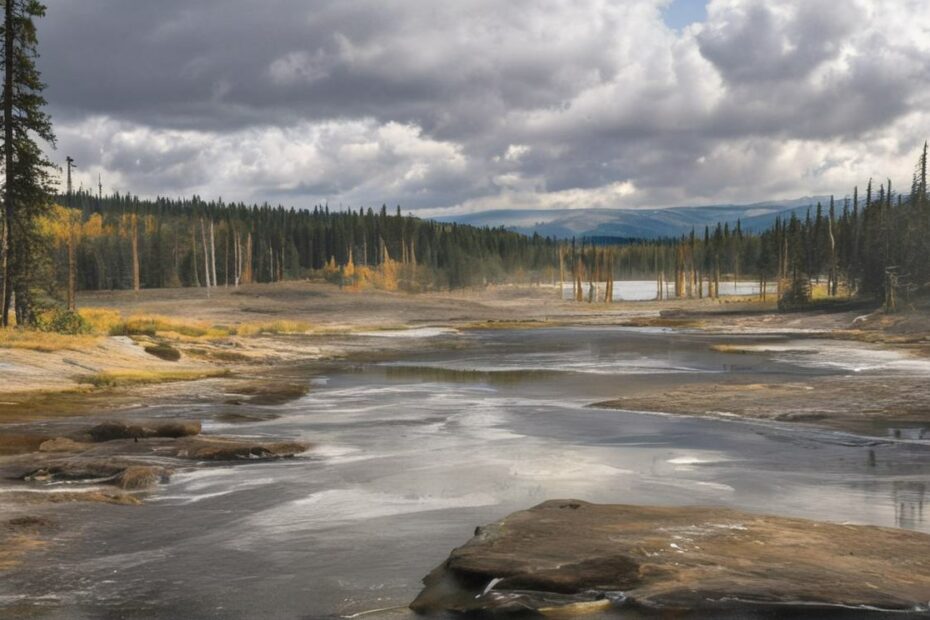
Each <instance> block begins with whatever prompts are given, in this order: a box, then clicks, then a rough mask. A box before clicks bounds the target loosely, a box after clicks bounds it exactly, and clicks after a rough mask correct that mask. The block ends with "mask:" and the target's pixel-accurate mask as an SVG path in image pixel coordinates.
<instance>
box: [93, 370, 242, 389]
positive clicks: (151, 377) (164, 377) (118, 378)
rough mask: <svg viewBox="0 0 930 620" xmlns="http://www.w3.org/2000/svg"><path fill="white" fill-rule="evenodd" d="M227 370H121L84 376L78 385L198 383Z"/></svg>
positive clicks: (221, 374)
mask: <svg viewBox="0 0 930 620" xmlns="http://www.w3.org/2000/svg"><path fill="white" fill-rule="evenodd" d="M229 374H230V372H229V370H226V369H213V368H207V369H202V370H119V371H112V372H98V373H95V374H91V375H82V376H80V377H78V378H77V381H78V383H84V384H87V385H92V386H94V387H96V388H112V387H125V386H128V385H152V384H157V383H172V382H176V381H196V380H198V379H209V378H211V377H226V376H228V375H229Z"/></svg>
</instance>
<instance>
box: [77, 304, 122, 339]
mask: <svg viewBox="0 0 930 620" xmlns="http://www.w3.org/2000/svg"><path fill="white" fill-rule="evenodd" d="M77 312H78V314H79V315H80V317H81V318H82V319H84V321H86V322H87V324H88V325H89V326H90V329H91V331H92V332H93V333H95V334H102V335H107V334H110V333H111V332H113V331H114V330H115V329H116V328H117V327H118V326H119V325H121V324H122V322H123V317H122V316H121V315H120V313H119V311H118V310H113V309H111V308H80V309H79V310H78V311H77Z"/></svg>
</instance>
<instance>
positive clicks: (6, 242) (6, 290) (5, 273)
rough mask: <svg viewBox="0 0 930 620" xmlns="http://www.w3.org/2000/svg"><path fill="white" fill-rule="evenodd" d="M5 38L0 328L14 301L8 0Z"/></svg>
mask: <svg viewBox="0 0 930 620" xmlns="http://www.w3.org/2000/svg"><path fill="white" fill-rule="evenodd" d="M3 24H4V36H3V58H4V75H3V164H4V166H3V169H4V170H5V171H6V183H5V189H4V192H3V241H2V244H0V245H2V247H0V252H2V254H3V258H2V264H0V270H2V274H0V278H2V280H3V283H2V285H0V286H2V289H0V326H3V327H7V326H8V325H9V324H10V303H11V301H12V298H13V282H12V281H11V280H12V278H11V276H12V268H11V267H12V266H11V264H10V263H11V261H10V252H11V251H12V249H13V244H12V242H11V236H12V234H13V233H12V230H13V185H14V183H13V178H14V170H15V169H14V163H15V162H14V161H13V97H14V92H13V67H14V54H13V45H14V43H15V42H16V34H17V33H16V29H15V28H14V27H13V26H14V24H15V22H14V20H13V3H12V2H10V1H9V0H7V1H6V2H5V3H4V20H3Z"/></svg>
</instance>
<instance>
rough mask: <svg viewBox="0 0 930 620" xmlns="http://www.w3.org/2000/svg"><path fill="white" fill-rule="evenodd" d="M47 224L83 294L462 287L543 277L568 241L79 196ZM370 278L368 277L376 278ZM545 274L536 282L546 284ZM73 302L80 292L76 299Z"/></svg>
mask: <svg viewBox="0 0 930 620" xmlns="http://www.w3.org/2000/svg"><path fill="white" fill-rule="evenodd" d="M57 202H58V203H59V204H64V205H71V206H70V207H67V206H65V207H58V208H56V210H55V211H54V212H53V214H52V216H51V217H49V218H47V219H46V229H47V230H48V231H49V233H50V238H51V239H52V252H51V253H52V258H53V260H52V263H53V264H54V265H55V266H56V269H57V273H56V277H55V279H56V282H57V283H59V286H61V285H62V284H64V283H67V288H68V290H69V291H72V290H101V289H134V290H139V289H140V288H163V287H178V286H198V287H205V288H208V289H209V288H212V287H216V286H238V285H239V284H249V283H252V282H278V281H282V280H293V279H300V278H306V277H309V276H311V275H314V274H316V273H322V274H324V275H326V276H327V277H329V278H330V279H332V280H334V281H339V282H340V283H342V284H344V285H349V286H351V285H356V284H364V282H360V279H362V278H366V277H367V278H374V277H375V276H376V275H377V276H379V277H381V278H382V280H381V281H379V283H380V284H383V285H384V287H385V288H393V289H404V290H408V291H420V290H428V289H445V288H448V289H452V288H461V287H466V286H473V285H483V284H487V283H491V282H501V281H503V280H505V279H508V278H510V277H514V276H515V277H517V278H520V279H523V278H530V279H531V278H533V277H538V274H539V273H540V272H541V271H542V270H544V269H545V268H546V267H547V266H548V265H551V264H553V261H552V258H551V257H552V256H554V255H555V254H556V252H557V246H558V244H557V243H556V242H555V241H554V240H552V239H547V238H542V237H539V236H536V237H526V236H524V235H520V234H517V233H514V232H510V231H506V230H504V229H503V228H489V227H486V228H477V227H473V226H466V225H459V224H454V223H451V224H445V223H438V222H434V221H431V220H423V219H419V218H416V217H413V216H409V215H403V214H402V213H401V210H400V207H397V208H396V210H394V211H393V212H389V211H388V208H387V206H386V205H382V206H381V208H380V209H378V210H374V209H371V208H368V209H358V210H354V209H350V210H346V211H334V210H330V209H329V208H328V207H326V206H317V207H315V208H314V209H312V210H298V209H294V208H285V207H282V206H270V205H267V204H265V205H246V204H243V203H224V202H223V201H221V200H217V201H204V200H202V199H200V198H198V197H196V196H195V197H193V198H190V199H168V198H158V199H154V200H147V199H142V198H139V197H137V196H131V195H126V194H118V193H115V194H112V195H106V196H104V195H102V193H99V192H98V193H97V194H96V195H94V194H91V193H90V192H87V191H83V190H81V191H77V192H75V193H74V194H72V195H63V196H59V197H58V199H57ZM366 274H367V275H366ZM534 274H536V275H535V276H534ZM68 299H73V293H69V294H68Z"/></svg>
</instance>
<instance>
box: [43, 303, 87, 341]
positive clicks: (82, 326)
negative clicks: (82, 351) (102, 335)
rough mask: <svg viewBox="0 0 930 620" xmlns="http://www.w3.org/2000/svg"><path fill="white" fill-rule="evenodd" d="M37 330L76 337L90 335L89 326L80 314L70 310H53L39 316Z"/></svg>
mask: <svg viewBox="0 0 930 620" xmlns="http://www.w3.org/2000/svg"><path fill="white" fill-rule="evenodd" d="M36 327H38V329H39V330H41V331H44V332H54V333H56V334H66V335H69V336H77V335H80V334H89V333H91V331H92V329H91V325H90V323H88V322H87V320H85V319H84V317H82V316H81V315H80V314H78V313H77V312H74V311H72V310H64V309H61V308H54V309H52V310H49V311H47V312H44V313H43V314H42V315H40V316H39V318H38V320H37V325H36Z"/></svg>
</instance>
